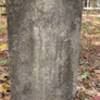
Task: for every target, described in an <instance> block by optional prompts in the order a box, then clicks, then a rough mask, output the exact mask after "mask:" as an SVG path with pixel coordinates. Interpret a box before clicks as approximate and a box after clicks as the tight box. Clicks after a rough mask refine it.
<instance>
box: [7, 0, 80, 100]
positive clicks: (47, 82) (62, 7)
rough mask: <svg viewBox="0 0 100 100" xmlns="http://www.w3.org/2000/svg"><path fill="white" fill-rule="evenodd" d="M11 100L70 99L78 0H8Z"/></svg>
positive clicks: (75, 61) (76, 51)
mask: <svg viewBox="0 0 100 100" xmlns="http://www.w3.org/2000/svg"><path fill="white" fill-rule="evenodd" d="M7 12H8V33H9V36H8V37H9V52H10V62H11V63H10V70H11V82H12V85H11V90H12V100H73V96H74V93H75V85H76V76H77V67H78V57H79V37H80V35H79V32H80V22H81V0H8V1H7Z"/></svg>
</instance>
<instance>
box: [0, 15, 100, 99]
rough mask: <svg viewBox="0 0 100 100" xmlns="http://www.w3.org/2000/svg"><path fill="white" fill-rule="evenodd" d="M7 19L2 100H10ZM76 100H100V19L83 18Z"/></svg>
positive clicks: (1, 52) (1, 38) (0, 50)
mask: <svg viewBox="0 0 100 100" xmlns="http://www.w3.org/2000/svg"><path fill="white" fill-rule="evenodd" d="M7 36H8V35H7V22H6V17H0V100H10V78H9V68H8V63H9V59H8V58H9V54H8V37H7ZM80 47H81V52H80V67H79V73H78V85H77V94H76V99H75V100H100V17H95V16H89V15H88V16H83V21H82V31H81V46H80Z"/></svg>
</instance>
